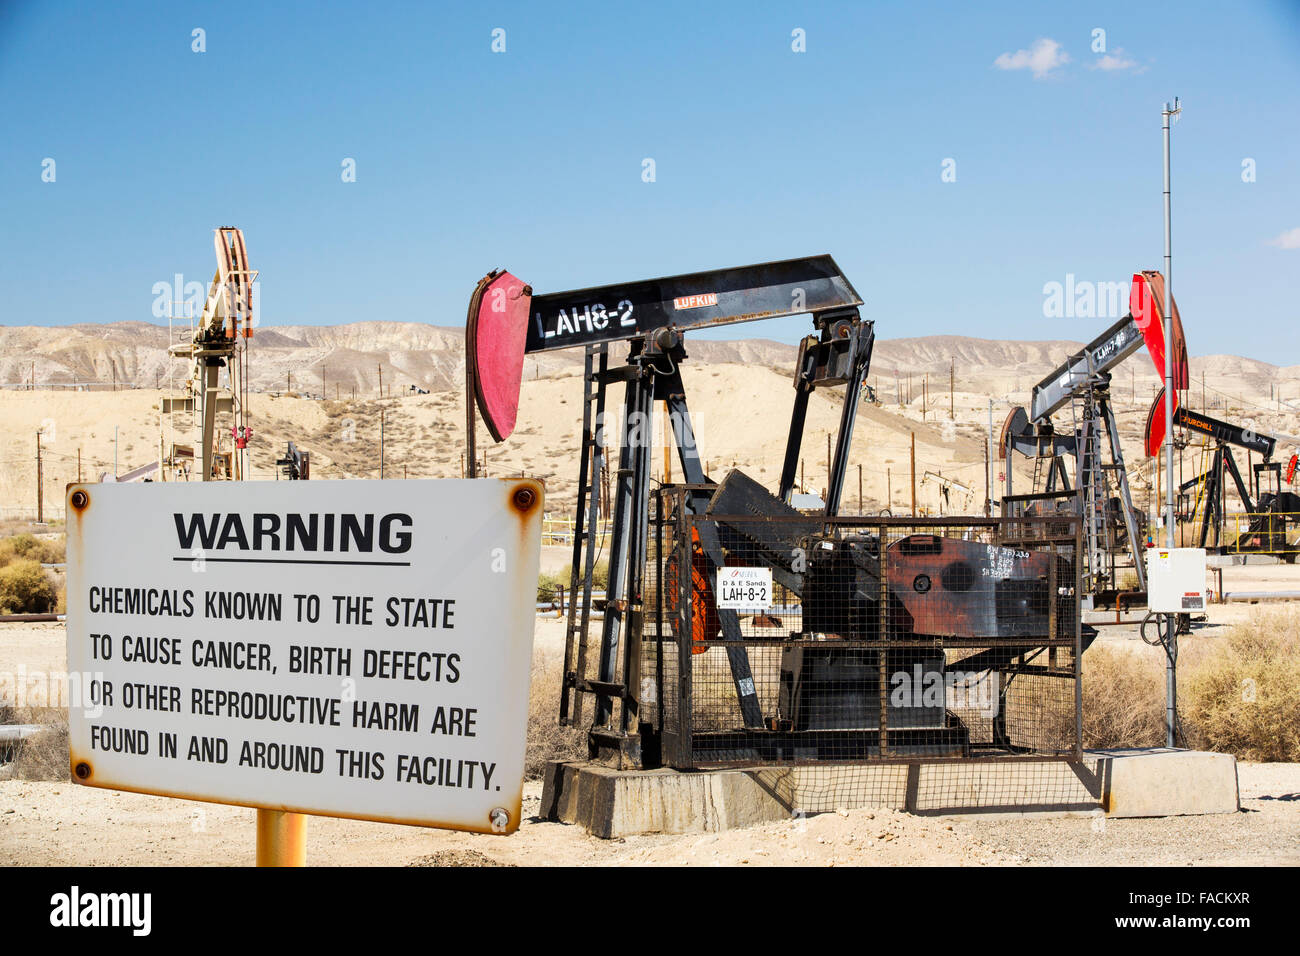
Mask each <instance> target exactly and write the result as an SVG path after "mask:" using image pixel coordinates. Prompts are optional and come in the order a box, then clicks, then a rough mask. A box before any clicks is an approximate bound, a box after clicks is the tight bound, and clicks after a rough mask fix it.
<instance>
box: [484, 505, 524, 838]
mask: <svg viewBox="0 0 1300 956" xmlns="http://www.w3.org/2000/svg"><path fill="white" fill-rule="evenodd" d="M530 493H531V492H530ZM488 819H489V820H491V821H492V832H493V833H505V832H506V827H507V826H509V825H510V814H509V813H507V812H506V810H505V808H504V807H496V808H495V809H494V810H493V811H492V812H491V813H489V814H488Z"/></svg>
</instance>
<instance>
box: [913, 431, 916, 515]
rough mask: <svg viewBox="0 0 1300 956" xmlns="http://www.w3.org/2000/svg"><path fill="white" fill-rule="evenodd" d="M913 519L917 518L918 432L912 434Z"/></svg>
mask: <svg viewBox="0 0 1300 956" xmlns="http://www.w3.org/2000/svg"><path fill="white" fill-rule="evenodd" d="M912 517H913V518H915V517H916V432H912Z"/></svg>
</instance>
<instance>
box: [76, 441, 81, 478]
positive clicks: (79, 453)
mask: <svg viewBox="0 0 1300 956" xmlns="http://www.w3.org/2000/svg"><path fill="white" fill-rule="evenodd" d="M77 484H81V446H80V445H78V446H77Z"/></svg>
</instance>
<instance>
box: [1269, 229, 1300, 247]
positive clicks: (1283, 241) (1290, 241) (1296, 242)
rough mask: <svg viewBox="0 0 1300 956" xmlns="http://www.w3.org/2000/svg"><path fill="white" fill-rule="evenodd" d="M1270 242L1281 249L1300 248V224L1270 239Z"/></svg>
mask: <svg viewBox="0 0 1300 956" xmlns="http://www.w3.org/2000/svg"><path fill="white" fill-rule="evenodd" d="M1268 244H1269V245H1270V246H1277V247H1278V248H1279V249H1300V226H1297V227H1296V228H1294V229H1288V230H1287V231H1286V232H1284V233H1282V235H1280V236H1278V237H1277V238H1276V239H1270V240H1269V241H1268Z"/></svg>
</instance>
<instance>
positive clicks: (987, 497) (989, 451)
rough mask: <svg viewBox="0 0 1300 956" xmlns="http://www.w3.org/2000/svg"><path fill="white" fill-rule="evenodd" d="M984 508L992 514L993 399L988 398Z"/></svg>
mask: <svg viewBox="0 0 1300 956" xmlns="http://www.w3.org/2000/svg"><path fill="white" fill-rule="evenodd" d="M984 461H985V468H984V510H985V512H986V513H989V514H992V509H993V399H991V398H990V399H989V435H988V443H987V447H986V448H985V454H984Z"/></svg>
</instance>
